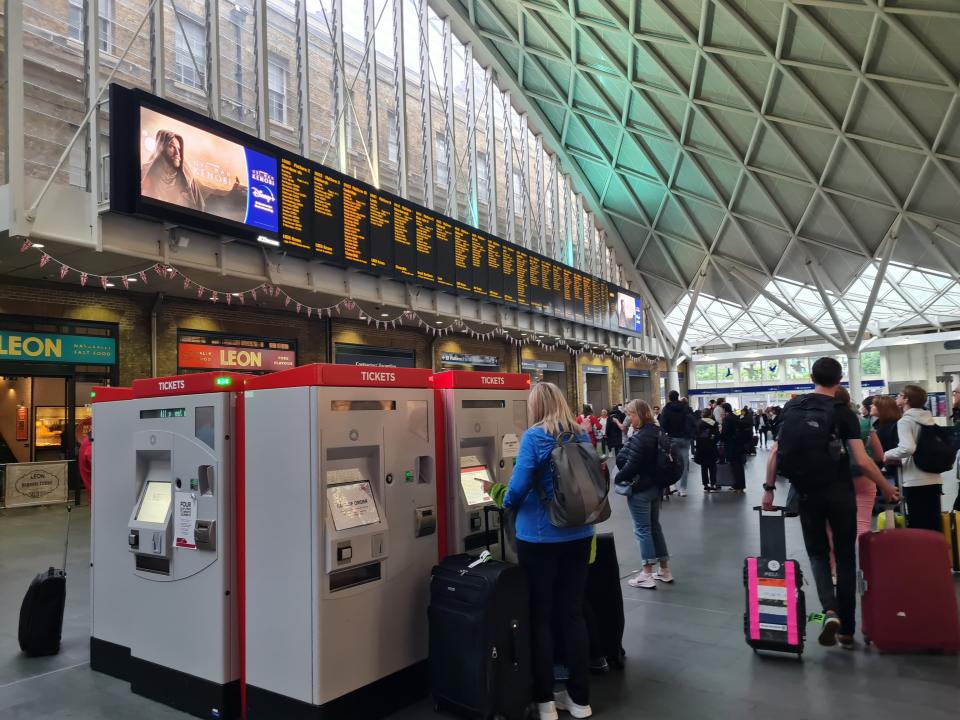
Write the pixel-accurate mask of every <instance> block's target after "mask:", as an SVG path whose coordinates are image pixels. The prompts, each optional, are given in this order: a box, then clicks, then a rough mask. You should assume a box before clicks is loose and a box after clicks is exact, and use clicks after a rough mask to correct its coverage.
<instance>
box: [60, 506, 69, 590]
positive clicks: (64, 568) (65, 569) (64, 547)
mask: <svg viewBox="0 0 960 720" xmlns="http://www.w3.org/2000/svg"><path fill="white" fill-rule="evenodd" d="M70 515H71V512H70V506H69V505H67V536H66V538H64V541H63V565H62V566H61V567H62V569H63V574H64V575H66V574H67V548H69V547H70Z"/></svg>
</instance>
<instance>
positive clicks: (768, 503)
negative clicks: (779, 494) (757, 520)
mask: <svg viewBox="0 0 960 720" xmlns="http://www.w3.org/2000/svg"><path fill="white" fill-rule="evenodd" d="M760 504H761V505H762V506H763V509H764V510H766V511H767V512H773V510H774V505H773V490H764V491H763V499H762V500H761V501H760Z"/></svg>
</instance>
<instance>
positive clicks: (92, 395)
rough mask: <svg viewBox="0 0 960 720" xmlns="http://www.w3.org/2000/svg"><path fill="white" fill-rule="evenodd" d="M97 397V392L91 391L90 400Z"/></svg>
mask: <svg viewBox="0 0 960 720" xmlns="http://www.w3.org/2000/svg"><path fill="white" fill-rule="evenodd" d="M96 396H97V393H96V391H95V390H91V391H90V399H91V400H93V398H95V397H96Z"/></svg>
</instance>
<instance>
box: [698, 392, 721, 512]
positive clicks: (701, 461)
mask: <svg viewBox="0 0 960 720" xmlns="http://www.w3.org/2000/svg"><path fill="white" fill-rule="evenodd" d="M719 439H720V428H719V427H718V426H717V421H716V420H714V419H713V411H712V410H704V411H703V417H702V418H701V420H700V422H699V424H698V425H697V434H696V436H695V437H694V447H693V461H694V462H695V463H697V465H699V466H700V480H701V481H702V482H703V491H704V492H708V493H709V492H719V491H720V488H719V487H717V461H718V460H719V459H720V452H719V450H718V449H717V440H719Z"/></svg>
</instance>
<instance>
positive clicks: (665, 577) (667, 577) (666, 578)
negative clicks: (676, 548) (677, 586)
mask: <svg viewBox="0 0 960 720" xmlns="http://www.w3.org/2000/svg"><path fill="white" fill-rule="evenodd" d="M653 579H654V580H659V581H660V582H662V583H672V582H673V573H671V572H670V570H669V569H666V570H664V569H663V568H660V569H659V570H657V571H656V572H655V573H654V574H653Z"/></svg>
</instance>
